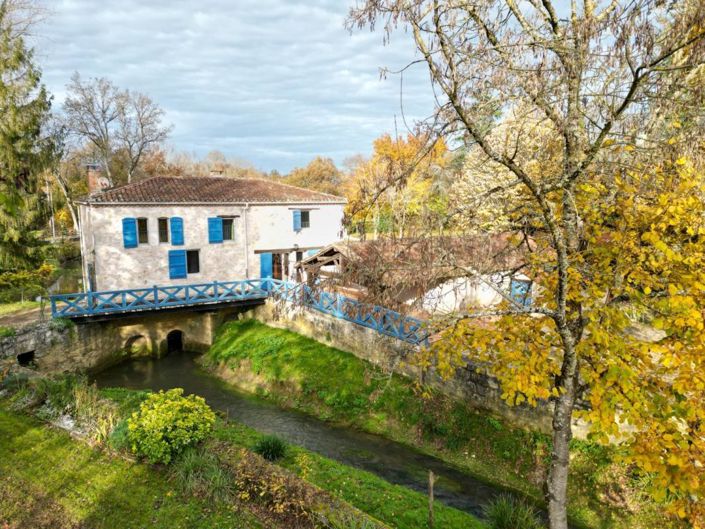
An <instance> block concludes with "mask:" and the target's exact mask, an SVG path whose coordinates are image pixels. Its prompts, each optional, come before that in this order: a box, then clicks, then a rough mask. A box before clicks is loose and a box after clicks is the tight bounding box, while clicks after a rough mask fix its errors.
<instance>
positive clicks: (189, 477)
mask: <svg viewBox="0 0 705 529" xmlns="http://www.w3.org/2000/svg"><path fill="white" fill-rule="evenodd" d="M170 475H171V478H172V479H173V480H174V481H176V483H177V485H178V487H179V489H180V490H181V492H183V493H184V494H186V495H188V496H198V497H200V498H207V499H209V500H212V501H219V500H220V501H225V500H227V499H228V498H229V497H230V495H231V494H232V492H233V490H234V486H235V484H234V479H233V477H232V475H231V474H230V472H228V471H227V470H225V469H224V468H223V467H222V466H221V465H220V462H219V461H218V458H217V457H216V456H215V455H214V454H211V453H209V452H206V451H205V450H203V449H197V448H188V449H186V450H185V451H184V452H183V453H182V454H181V455H179V457H178V458H177V459H176V460H175V461H174V464H173V465H172V467H171V472H170Z"/></svg>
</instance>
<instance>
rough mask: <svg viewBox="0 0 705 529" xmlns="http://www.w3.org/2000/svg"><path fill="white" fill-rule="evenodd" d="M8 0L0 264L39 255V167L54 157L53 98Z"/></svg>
mask: <svg viewBox="0 0 705 529" xmlns="http://www.w3.org/2000/svg"><path fill="white" fill-rule="evenodd" d="M14 27H15V25H14V24H13V21H12V13H11V12H10V10H9V4H8V1H7V0H3V1H2V2H1V3H0V270H2V269H9V268H27V267H33V266H36V265H37V264H38V263H39V262H40V261H41V259H42V253H43V252H42V241H41V232H42V228H43V227H44V226H45V225H46V221H47V215H48V213H47V211H46V207H45V204H44V198H43V195H42V193H41V185H40V184H41V178H40V175H41V174H42V171H43V170H44V169H46V168H47V167H48V166H49V165H50V164H51V163H52V161H53V160H54V154H55V144H54V141H53V140H52V138H51V137H50V136H49V135H47V134H45V128H46V125H47V123H48V119H49V111H50V107H51V99H50V97H49V95H48V94H47V91H46V89H45V87H44V86H43V85H42V84H41V72H40V70H39V68H37V66H36V65H35V64H34V62H33V51H32V50H31V49H29V48H27V46H26V44H25V41H24V39H23V38H22V36H21V35H17V34H16V33H15V32H14V31H13V28H14Z"/></svg>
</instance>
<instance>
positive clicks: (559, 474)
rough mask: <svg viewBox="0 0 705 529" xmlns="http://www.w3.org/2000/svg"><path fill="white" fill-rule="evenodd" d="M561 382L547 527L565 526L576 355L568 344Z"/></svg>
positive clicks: (549, 485) (556, 407)
mask: <svg viewBox="0 0 705 529" xmlns="http://www.w3.org/2000/svg"><path fill="white" fill-rule="evenodd" d="M564 349H565V350H564V355H565V356H564V359H563V366H562V371H561V382H562V383H561V384H560V385H559V387H562V388H563V390H564V392H563V393H562V394H561V396H560V397H558V399H557V400H556V405H555V408H554V410H553V451H552V453H551V468H550V470H549V474H548V520H549V527H550V528H551V529H568V513H567V509H568V471H569V465H570V440H571V438H572V437H573V429H572V424H571V420H572V418H573V407H574V406H575V391H576V380H575V378H576V371H577V357H576V354H575V349H574V347H573V345H572V342H571V343H570V345H566V346H565V347H564Z"/></svg>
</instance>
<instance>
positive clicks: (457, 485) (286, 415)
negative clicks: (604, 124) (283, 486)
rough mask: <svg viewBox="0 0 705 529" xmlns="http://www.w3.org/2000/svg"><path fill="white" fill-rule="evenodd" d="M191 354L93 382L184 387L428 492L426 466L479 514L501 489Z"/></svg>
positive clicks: (446, 493) (140, 364) (444, 497)
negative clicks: (237, 384) (293, 405)
mask: <svg viewBox="0 0 705 529" xmlns="http://www.w3.org/2000/svg"><path fill="white" fill-rule="evenodd" d="M196 358H197V356H196V355H194V354H191V353H185V352H184V353H178V352H177V353H172V354H170V355H168V356H166V357H164V358H162V359H160V360H153V359H140V360H133V361H129V362H125V363H123V364H120V365H117V366H115V367H112V368H109V369H107V370H105V371H103V372H101V373H99V374H98V375H97V376H96V377H95V381H96V383H97V384H98V386H99V387H125V388H130V389H151V390H160V389H164V390H166V389H170V388H174V387H180V388H184V392H185V393H186V394H189V393H193V394H196V395H200V396H202V397H204V398H205V399H206V401H207V402H208V404H209V405H210V406H211V407H212V408H214V409H217V410H220V411H222V412H224V413H225V414H226V415H227V417H228V418H230V419H233V420H235V421H238V422H241V423H243V424H245V425H247V426H249V427H251V428H253V429H255V430H258V431H260V432H263V433H267V434H274V435H277V436H278V437H280V438H282V439H284V440H286V441H287V442H288V443H290V444H295V445H299V446H303V447H305V448H306V449H308V450H311V451H312V452H317V453H319V454H321V455H323V456H326V457H329V458H331V459H334V460H336V461H339V462H341V463H343V464H346V465H349V466H352V467H356V468H360V469H362V470H366V471H368V472H371V473H373V474H376V475H377V476H380V477H381V478H383V479H385V480H387V481H389V482H391V483H394V484H397V485H402V486H404V487H408V488H410V489H413V490H416V491H419V492H422V493H426V492H427V486H428V471H429V470H431V471H433V473H434V474H436V475H437V476H438V480H437V481H436V484H435V487H434V490H435V497H436V499H437V500H438V501H440V502H442V503H444V504H446V505H449V506H451V507H455V508H456V509H460V510H463V511H466V512H468V513H471V514H473V515H475V516H477V517H482V515H483V513H482V507H483V506H484V505H485V504H486V503H488V502H490V501H491V500H492V499H493V498H495V497H496V496H497V495H498V494H500V493H501V492H503V491H502V489H500V488H497V487H493V486H491V485H489V484H487V483H485V482H482V481H480V480H477V479H475V478H473V477H472V476H470V475H468V474H465V473H463V472H460V471H459V470H457V469H455V468H454V467H452V466H450V465H448V464H446V463H444V462H443V461H441V460H439V459H437V458H434V457H431V456H428V455H425V454H422V453H421V452H418V451H416V450H414V449H412V448H409V447H407V446H405V445H402V444H399V443H396V442H394V441H390V440H388V439H385V438H383V437H381V436H378V435H372V434H368V433H364V432H360V431H358V430H354V429H352V428H347V427H343V426H337V425H334V424H330V423H326V422H324V421H321V420H319V419H316V418H315V417H311V416H309V415H305V414H303V413H299V412H297V411H293V410H287V409H283V408H280V407H279V406H277V405H276V404H273V403H271V402H268V401H265V400H263V399H260V398H257V397H254V396H251V395H247V394H244V393H242V392H239V391H237V390H236V389H234V388H233V387H232V386H230V385H228V384H226V383H225V382H223V381H221V380H220V379H218V378H217V377H215V376H213V375H211V374H209V373H207V372H206V371H205V370H203V369H202V368H201V367H199V365H198V364H197V362H196Z"/></svg>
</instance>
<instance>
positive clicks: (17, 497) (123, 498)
mask: <svg viewBox="0 0 705 529" xmlns="http://www.w3.org/2000/svg"><path fill="white" fill-rule="evenodd" d="M0 476H2V479H0V527H3V523H4V522H7V523H8V524H9V527H11V528H13V529H14V528H15V527H17V528H19V527H28V528H29V527H31V528H32V529H35V528H41V527H46V528H47V529H49V528H51V529H54V528H64V527H65V528H69V527H78V526H80V527H82V528H90V529H100V528H105V529H116V528H120V529H130V528H134V529H142V528H147V527H149V528H154V529H161V528H164V529H174V528H184V529H192V528H202V529H213V528H243V529H245V528H247V529H249V528H255V527H261V525H260V524H259V522H258V521H257V520H256V519H255V518H253V517H252V516H251V515H250V514H249V513H246V512H242V511H238V510H235V509H234V508H233V507H231V506H229V505H225V504H209V503H208V502H205V501H199V500H198V499H195V498H186V497H183V496H181V495H179V494H177V493H176V492H174V487H173V486H172V485H171V484H170V483H169V482H168V481H167V479H166V478H165V476H164V475H163V474H162V472H160V471H158V470H156V469H154V468H153V467H149V466H147V465H143V464H137V463H132V462H128V461H125V460H124V459H121V458H119V457H114V456H109V455H106V454H104V453H101V452H99V451H97V450H94V449H92V448H90V447H88V446H87V445H85V444H84V443H82V442H77V441H74V440H72V439H71V437H70V436H69V435H68V434H66V433H64V432H62V431H58V430H54V429H52V428H50V427H47V426H45V425H44V424H42V423H40V422H39V421H38V420H36V419H33V418H31V417H29V416H25V415H20V414H14V413H10V412H8V411H7V410H5V409H3V408H2V407H0Z"/></svg>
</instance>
